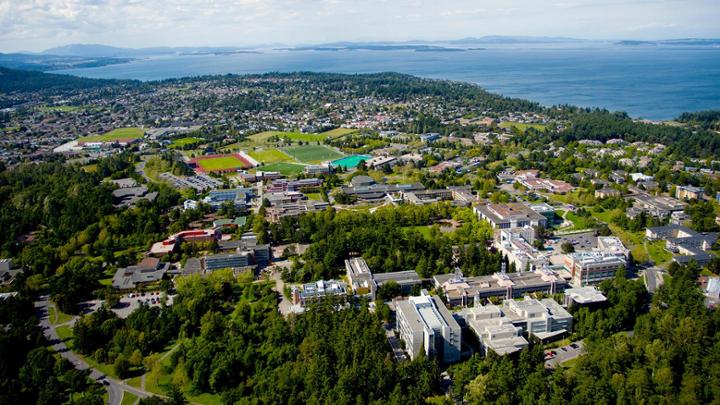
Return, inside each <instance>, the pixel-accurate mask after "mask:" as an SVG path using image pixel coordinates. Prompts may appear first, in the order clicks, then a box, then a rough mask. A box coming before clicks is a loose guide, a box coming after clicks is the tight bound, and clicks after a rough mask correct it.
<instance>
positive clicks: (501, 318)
mask: <svg viewBox="0 0 720 405" xmlns="http://www.w3.org/2000/svg"><path fill="white" fill-rule="evenodd" d="M460 316H461V317H462V318H463V319H464V320H465V324H466V325H467V326H468V327H469V328H470V330H472V331H473V332H474V333H475V335H477V337H478V339H479V340H480V346H481V347H482V349H483V354H484V355H486V356H487V355H488V353H489V352H490V351H493V352H495V354H497V355H500V356H502V355H505V354H510V353H515V352H518V351H520V350H522V349H524V348H526V347H528V346H529V343H528V341H527V339H525V337H524V336H523V329H522V328H521V327H518V326H515V325H513V323H512V321H511V320H510V318H508V317H506V316H505V314H503V312H502V310H501V309H500V307H499V306H497V305H486V306H476V307H472V308H464V309H463V310H462V312H461V313H460Z"/></svg>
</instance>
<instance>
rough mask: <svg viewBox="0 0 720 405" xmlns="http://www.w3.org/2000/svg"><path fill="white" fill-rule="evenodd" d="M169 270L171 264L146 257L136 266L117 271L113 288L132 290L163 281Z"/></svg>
mask: <svg viewBox="0 0 720 405" xmlns="http://www.w3.org/2000/svg"><path fill="white" fill-rule="evenodd" d="M169 269H170V263H161V262H160V259H157V258H154V257H146V258H144V259H143V260H142V261H141V262H140V263H138V264H137V265H135V266H128V267H124V268H119V269H117V271H116V272H115V275H114V276H113V279H112V286H113V287H114V288H117V289H118V290H132V289H134V288H137V287H140V286H142V285H146V284H150V283H154V282H157V281H160V280H162V278H163V276H165V273H167V271H168V270H169Z"/></svg>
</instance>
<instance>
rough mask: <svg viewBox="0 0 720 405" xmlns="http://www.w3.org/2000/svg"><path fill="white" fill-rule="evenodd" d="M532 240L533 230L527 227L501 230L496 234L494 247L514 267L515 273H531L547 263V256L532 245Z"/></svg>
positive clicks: (533, 237)
mask: <svg viewBox="0 0 720 405" xmlns="http://www.w3.org/2000/svg"><path fill="white" fill-rule="evenodd" d="M534 239H535V230H534V229H533V228H531V227H529V226H524V227H522V228H512V229H503V230H501V231H500V232H499V233H498V238H497V239H496V240H495V246H496V247H497V248H498V250H500V251H501V252H502V253H503V255H505V257H507V259H508V261H509V262H510V263H512V264H514V265H515V270H516V271H519V272H522V271H533V270H535V269H540V268H543V267H545V266H546V265H547V264H548V263H549V260H548V258H547V256H545V254H544V253H542V252H540V251H539V250H537V249H536V248H535V247H534V246H533V245H532V243H533V241H534Z"/></svg>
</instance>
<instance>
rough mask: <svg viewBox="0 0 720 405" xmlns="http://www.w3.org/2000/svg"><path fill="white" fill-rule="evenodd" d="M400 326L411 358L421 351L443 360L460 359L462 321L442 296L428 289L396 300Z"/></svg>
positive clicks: (399, 330) (400, 331)
mask: <svg viewBox="0 0 720 405" xmlns="http://www.w3.org/2000/svg"><path fill="white" fill-rule="evenodd" d="M396 308H397V330H398V333H399V334H400V338H401V339H402V340H403V341H404V342H405V348H406V350H407V352H408V354H409V356H410V358H411V359H415V358H417V357H418V356H419V355H420V353H421V352H424V353H425V355H426V356H428V357H437V358H438V359H439V360H440V361H442V362H443V363H453V362H456V361H458V360H460V353H461V336H462V331H461V329H460V325H458V323H457V321H455V319H454V318H453V316H452V314H450V311H448V310H447V308H445V305H444V304H443V303H442V301H441V300H440V298H438V297H432V296H430V295H428V294H427V292H426V291H423V293H422V294H421V295H420V296H417V297H410V298H409V299H408V300H404V301H396Z"/></svg>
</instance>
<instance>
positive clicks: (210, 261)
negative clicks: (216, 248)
mask: <svg viewBox="0 0 720 405" xmlns="http://www.w3.org/2000/svg"><path fill="white" fill-rule="evenodd" d="M203 262H204V265H205V266H204V268H205V271H214V270H220V269H238V268H242V267H248V266H250V258H249V254H248V253H247V252H242V253H225V254H217V255H208V256H205V257H204V258H203Z"/></svg>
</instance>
